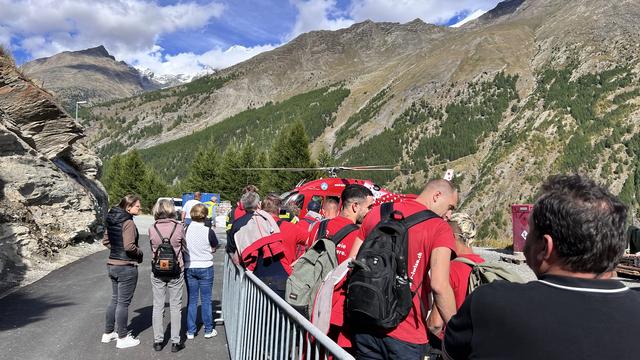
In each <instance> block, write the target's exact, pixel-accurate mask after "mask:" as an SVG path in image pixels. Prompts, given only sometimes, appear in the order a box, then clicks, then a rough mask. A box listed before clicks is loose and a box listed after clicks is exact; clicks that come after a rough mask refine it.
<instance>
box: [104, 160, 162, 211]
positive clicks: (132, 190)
mask: <svg viewBox="0 0 640 360" xmlns="http://www.w3.org/2000/svg"><path fill="white" fill-rule="evenodd" d="M101 180H102V183H103V184H104V186H105V187H106V189H107V193H108V194H109V204H110V205H111V206H113V205H115V204H117V203H118V202H119V201H120V199H122V198H123V197H124V196H125V195H127V194H136V195H139V196H140V198H141V205H142V208H143V209H144V210H147V211H149V210H151V208H152V207H153V204H155V202H156V200H157V199H158V197H161V196H167V192H168V187H167V185H166V184H165V183H164V182H162V180H160V177H159V176H158V175H157V174H156V173H155V172H154V171H152V170H151V169H150V168H149V167H147V165H146V164H145V163H144V161H143V160H142V157H140V153H138V152H137V151H135V150H133V151H131V152H129V153H127V154H125V155H115V156H113V157H112V158H111V159H109V161H108V162H107V163H106V164H105V172H104V176H103V177H102V179H101Z"/></svg>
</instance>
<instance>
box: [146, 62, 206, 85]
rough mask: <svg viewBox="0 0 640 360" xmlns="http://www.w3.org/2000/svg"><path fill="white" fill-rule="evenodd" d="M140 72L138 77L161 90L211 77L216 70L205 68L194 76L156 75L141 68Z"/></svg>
mask: <svg viewBox="0 0 640 360" xmlns="http://www.w3.org/2000/svg"><path fill="white" fill-rule="evenodd" d="M138 71H140V75H141V76H142V77H144V78H147V79H149V80H150V81H152V82H153V83H155V84H157V85H158V86H159V87H160V88H161V89H166V88H170V87H173V86H178V85H182V84H186V83H188V82H191V81H193V80H196V79H199V78H201V77H203V76H207V75H211V74H214V73H215V72H216V69H214V68H211V67H205V69H203V70H202V71H200V72H198V73H196V74H162V75H156V74H155V73H154V72H153V71H152V70H151V69H147V68H141V69H138Z"/></svg>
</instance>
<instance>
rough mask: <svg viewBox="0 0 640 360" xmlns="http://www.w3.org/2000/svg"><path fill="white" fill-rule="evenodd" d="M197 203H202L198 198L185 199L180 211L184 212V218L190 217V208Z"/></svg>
mask: <svg viewBox="0 0 640 360" xmlns="http://www.w3.org/2000/svg"><path fill="white" fill-rule="evenodd" d="M197 204H202V203H201V202H200V201H198V200H194V199H191V200H189V201H187V203H186V204H184V206H183V207H182V212H184V213H185V216H184V218H185V219H191V208H192V207H194V206H195V205H197Z"/></svg>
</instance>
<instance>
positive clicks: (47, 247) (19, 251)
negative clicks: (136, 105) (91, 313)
mask: <svg viewBox="0 0 640 360" xmlns="http://www.w3.org/2000/svg"><path fill="white" fill-rule="evenodd" d="M83 136H84V135H83V129H82V128H81V127H80V125H79V124H77V123H76V122H75V120H74V119H72V118H71V117H69V116H68V115H67V114H66V113H65V112H64V110H63V109H62V108H61V107H60V106H59V105H57V104H56V103H55V102H54V100H53V96H52V95H51V94H49V93H47V92H45V91H44V90H42V89H40V88H39V87H37V86H36V85H34V84H33V83H32V82H31V81H30V80H28V79H27V78H25V77H24V76H23V75H22V74H21V73H20V72H19V71H18V70H17V69H16V67H15V65H14V63H13V61H12V60H11V59H10V58H9V57H8V56H7V55H6V54H4V53H2V52H1V51H0V284H1V285H0V292H1V291H2V290H4V289H6V288H8V287H11V286H13V285H16V284H19V283H20V282H21V281H22V280H23V278H24V276H25V273H26V272H27V271H28V270H29V269H31V268H33V267H37V263H38V262H42V261H48V259H50V257H51V256H53V255H55V254H56V253H58V252H59V251H60V249H63V248H65V247H67V246H69V245H72V244H74V243H78V242H83V241H92V240H93V239H94V238H95V236H96V235H97V234H98V233H99V232H101V231H102V229H101V227H102V225H101V224H102V219H103V214H104V213H105V211H106V204H107V195H106V193H105V191H104V188H103V187H102V185H101V184H100V182H98V180H97V178H98V176H99V174H100V168H101V166H102V164H101V161H100V160H99V159H98V158H97V157H96V156H95V154H93V152H92V151H90V150H88V149H87V148H86V147H84V146H83V145H81V144H80V143H79V142H78V140H79V139H81V138H82V137H83Z"/></svg>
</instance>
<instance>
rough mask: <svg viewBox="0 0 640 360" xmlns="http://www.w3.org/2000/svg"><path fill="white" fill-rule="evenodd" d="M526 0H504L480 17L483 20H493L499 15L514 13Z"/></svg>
mask: <svg viewBox="0 0 640 360" xmlns="http://www.w3.org/2000/svg"><path fill="white" fill-rule="evenodd" d="M524 1H525V0H504V1H501V2H499V3H498V5H496V7H495V8H493V9H492V10H489V11H487V12H486V13H485V14H484V15H482V16H481V17H480V19H481V20H493V19H497V18H499V17H502V16H505V15H509V14H513V13H514V12H516V10H518V8H519V7H520V5H522V3H524Z"/></svg>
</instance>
